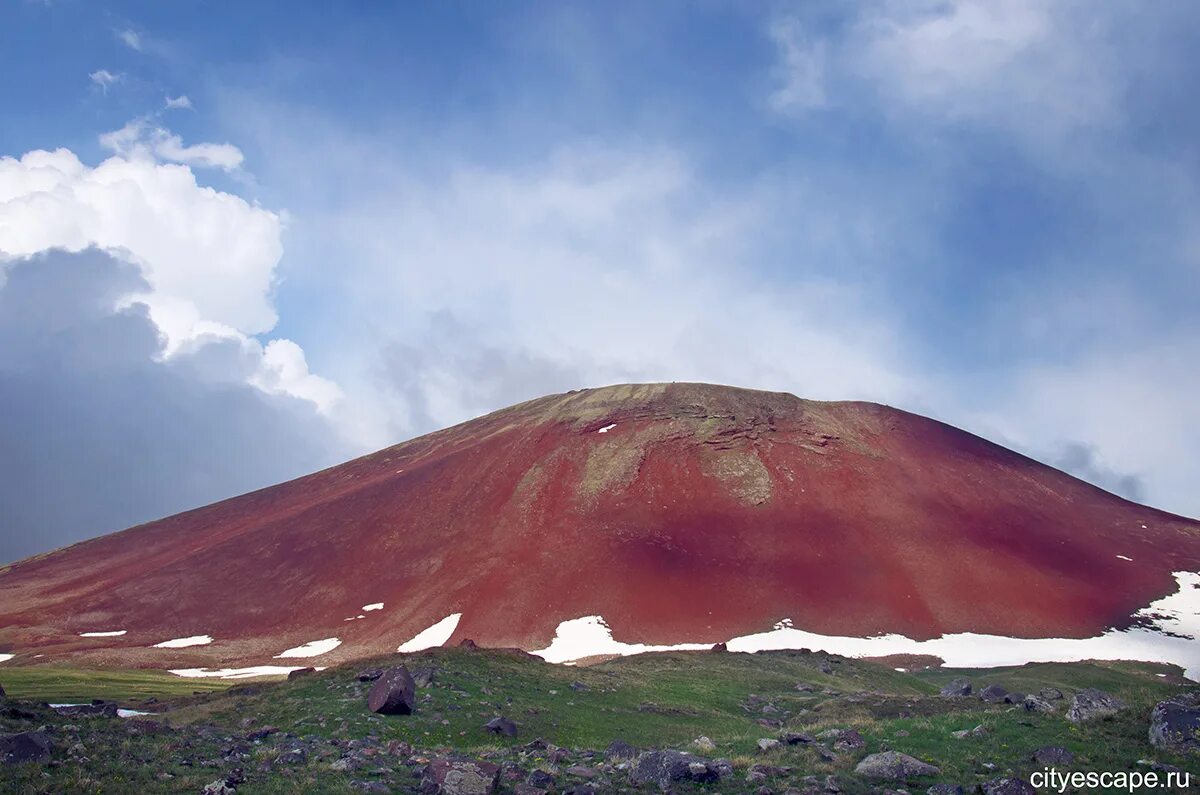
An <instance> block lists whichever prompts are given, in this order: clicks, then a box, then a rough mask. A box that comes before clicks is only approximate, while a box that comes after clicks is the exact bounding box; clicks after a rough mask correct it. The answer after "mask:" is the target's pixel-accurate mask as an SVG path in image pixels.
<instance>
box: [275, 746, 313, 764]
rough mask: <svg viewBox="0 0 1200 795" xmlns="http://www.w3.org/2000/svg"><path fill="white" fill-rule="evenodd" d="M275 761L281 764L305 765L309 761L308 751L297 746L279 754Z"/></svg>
mask: <svg viewBox="0 0 1200 795" xmlns="http://www.w3.org/2000/svg"><path fill="white" fill-rule="evenodd" d="M275 761H276V762H278V763H279V764H281V765H303V764H305V763H306V762H308V751H305V750H304V749H303V748H301V747H300V746H295V747H293V748H289V749H287V750H286V751H284V752H282V753H281V754H279V756H278V757H277V758H276V760H275Z"/></svg>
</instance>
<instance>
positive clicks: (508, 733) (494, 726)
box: [483, 717, 517, 737]
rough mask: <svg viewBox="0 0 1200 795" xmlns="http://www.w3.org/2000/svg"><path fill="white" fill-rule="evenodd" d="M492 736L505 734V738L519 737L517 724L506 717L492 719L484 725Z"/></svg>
mask: <svg viewBox="0 0 1200 795" xmlns="http://www.w3.org/2000/svg"><path fill="white" fill-rule="evenodd" d="M483 728H485V729H487V730H488V731H489V732H491V733H492V734H496V735H500V734H503V735H504V736H505V737H516V736H517V724H515V723H513V722H512V721H511V720H509V719H508V718H505V717H497V718H492V719H491V720H489V721H488V722H487V723H485V724H484V725H483Z"/></svg>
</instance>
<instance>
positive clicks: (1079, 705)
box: [1067, 688, 1125, 723]
mask: <svg viewBox="0 0 1200 795" xmlns="http://www.w3.org/2000/svg"><path fill="white" fill-rule="evenodd" d="M1123 709H1125V702H1123V701H1121V700H1120V699H1119V698H1117V697H1115V696H1112V695H1109V694H1108V693H1105V692H1104V691H1103V690H1096V689H1095V688H1088V689H1086V690H1080V691H1079V692H1078V693H1076V694H1075V698H1073V699H1071V706H1070V708H1069V709H1068V710H1067V720H1069V721H1071V723H1086V722H1087V721H1090V720H1099V719H1101V718H1109V717H1112V716H1113V715H1116V714H1117V713H1118V712H1120V711H1121V710H1123Z"/></svg>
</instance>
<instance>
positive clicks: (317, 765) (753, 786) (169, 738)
mask: <svg viewBox="0 0 1200 795" xmlns="http://www.w3.org/2000/svg"><path fill="white" fill-rule="evenodd" d="M401 668H403V670H401ZM55 670H56V671H58V670H60V669H55ZM46 671H47V669H36V668H28V669H23V668H7V669H4V670H2V671H0V683H2V684H4V685H6V686H7V687H8V691H9V692H8V694H7V698H5V699H4V700H3V702H2V703H0V774H2V775H0V791H3V792H21V793H63V792H72V793H74V792H134V791H136V792H146V793H151V792H171V793H175V792H194V793H210V794H212V795H220V794H222V793H224V795H230V794H231V793H243V794H245V793H299V792H379V793H384V792H397V793H408V792H425V793H439V792H440V793H452V794H461V795H467V794H468V793H492V792H496V793H523V795H538V793H576V794H582V793H589V792H593V793H602V792H642V791H645V792H652V791H670V792H714V793H716V792H720V793H759V794H760V795H766V794H767V793H830V794H836V793H851V794H852V793H888V792H891V793H897V792H909V793H918V792H929V793H937V794H938V795H952V793H957V792H980V791H981V792H984V793H989V795H1008V794H1009V793H1025V792H1032V791H1033V790H1032V789H1030V788H1029V785H1028V784H1027V783H1025V782H1026V781H1027V780H1028V777H1029V774H1030V773H1032V772H1033V771H1035V770H1041V769H1044V768H1045V767H1049V766H1054V767H1057V768H1058V769H1060V770H1111V771H1118V770H1126V771H1151V770H1154V771H1159V772H1163V773H1165V772H1168V771H1171V770H1181V771H1188V772H1191V773H1193V778H1196V776H1197V774H1200V765H1197V760H1198V759H1200V757H1197V756H1196V753H1197V750H1198V749H1200V736H1198V735H1197V730H1198V728H1200V695H1198V693H1200V689H1193V688H1192V687H1191V686H1190V684H1189V683H1187V682H1186V680H1183V679H1182V678H1181V677H1180V676H1179V671H1178V669H1172V668H1168V667H1166V666H1153V665H1146V664H1135V663H1081V664H1071V665H1067V664H1040V665H1029V666H1023V667H1020V668H1010V669H990V670H986V671H944V670H936V669H935V670H928V671H923V672H919V673H916V674H910V673H905V672H901V671H895V670H893V669H892V668H889V667H887V666H883V665H879V664H874V663H870V662H865V661H858V660H847V659H844V658H840V657H835V656H830V655H825V654H819V653H811V654H810V653H803V652H774V653H762V654H755V655H746V654H730V653H673V654H655V655H641V656H639V657H634V658H627V659H623V660H616V661H612V662H609V663H604V664H602V665H597V666H592V667H588V668H572V667H565V666H551V665H548V664H546V663H543V662H542V661H540V660H537V659H536V658H531V657H528V656H527V655H523V654H520V653H514V652H503V651H488V650H463V649H444V650H437V651H433V652H428V653H420V654H412V655H395V656H392V657H389V658H383V659H378V660H374V661H372V663H371V664H369V665H365V666H361V665H360V666H354V667H353V668H342V669H330V670H328V671H324V672H319V673H318V672H311V673H304V674H301V675H299V676H295V675H294V676H293V678H292V679H291V680H290V681H285V682H254V683H250V684H244V683H242V684H237V685H236V686H234V687H230V688H228V689H226V690H223V691H218V692H211V691H210V692H204V691H203V690H201V692H198V693H196V694H192V695H186V696H179V695H174V694H171V692H170V690H166V689H164V690H163V691H162V695H161V697H159V696H153V695H148V694H147V693H148V690H147V687H149V685H148V684H147V682H146V677H145V674H144V672H129V674H128V676H129V678H130V681H131V682H134V681H136V682H137V685H136V687H132V686H131V690H130V695H128V696H122V694H121V693H120V692H119V690H120V688H119V679H120V676H119V674H116V673H114V672H111V671H109V672H104V673H103V674H96V676H97V677H98V678H100V677H103V678H104V688H103V695H105V696H106V697H107V698H106V699H105V700H100V703H97V704H94V705H93V704H88V705H86V706H82V707H79V706H77V707H58V708H54V707H51V706H49V703H62V702H69V703H76V702H78V701H81V700H84V701H86V698H84V697H85V696H87V695H89V693H88V692H87V691H88V676H87V673H86V672H79V671H64V672H62V676H61V677H59V678H58V679H56V680H54V681H59V682H60V684H58V685H54V684H48V680H47V677H46ZM208 686H209V687H211V683H210V684H209V685H208ZM55 687H57V688H58V689H57V690H56V689H55ZM174 687H175V688H176V689H177V687H178V685H177V684H176V685H174ZM134 694H136V695H134ZM117 702H120V706H121V707H124V708H132V709H136V710H139V711H143V712H148V713H153V714H151V715H144V716H137V717H132V718H121V717H118V716H117V713H116V710H117ZM1087 791H1096V790H1087Z"/></svg>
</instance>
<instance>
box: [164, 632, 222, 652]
mask: <svg viewBox="0 0 1200 795" xmlns="http://www.w3.org/2000/svg"><path fill="white" fill-rule="evenodd" d="M212 642H213V639H212V636H211V635H192V636H191V637H188V638H175V639H174V640H164V641H163V642H162V643H155V644H154V646H153V648H155V649H186V648H187V647H188V646H207V645H208V644H210V643H212Z"/></svg>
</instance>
